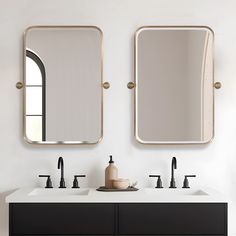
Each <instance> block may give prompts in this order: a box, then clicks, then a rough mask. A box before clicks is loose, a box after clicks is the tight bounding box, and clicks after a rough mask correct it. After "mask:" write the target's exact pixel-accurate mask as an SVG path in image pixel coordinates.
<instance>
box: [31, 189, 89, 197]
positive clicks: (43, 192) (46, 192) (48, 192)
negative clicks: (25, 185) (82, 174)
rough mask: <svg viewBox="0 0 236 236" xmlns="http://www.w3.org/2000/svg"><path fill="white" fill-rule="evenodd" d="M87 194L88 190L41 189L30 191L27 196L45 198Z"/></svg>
mask: <svg viewBox="0 0 236 236" xmlns="http://www.w3.org/2000/svg"><path fill="white" fill-rule="evenodd" d="M88 194H89V189H69V188H68V189H66V188H65V189H56V188H55V189H54V188H53V189H50V188H48V189H46V188H44V189H42V188H37V189H34V190H33V191H31V192H30V193H29V194H28V195H29V196H45V197H50V196H58V197H60V196H86V195H88Z"/></svg>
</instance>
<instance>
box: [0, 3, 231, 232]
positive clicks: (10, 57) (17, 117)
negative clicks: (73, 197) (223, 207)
mask: <svg viewBox="0 0 236 236" xmlns="http://www.w3.org/2000/svg"><path fill="white" fill-rule="evenodd" d="M235 12H236V2H235V1H233V0H232V1H230V0H228V1H227V0H225V1H221V0H198V1H193V0H179V1H171V0H139V1H137V0H99V1H98V0H70V1H66V0H65V1H58V0H50V1H48V0H41V1H36V0H34V1H33V0H21V1H17V0H0V32H1V33H0V79H1V99H0V107H1V118H0V120H1V122H0V192H1V194H0V235H1V236H7V235H8V213H7V211H8V209H7V205H6V204H5V203H4V198H5V196H6V194H8V193H9V192H10V191H12V190H14V189H16V188H18V187H24V186H39V185H40V186H43V184H44V182H45V181H43V180H39V179H38V177H37V175H38V174H47V173H50V174H51V175H52V176H53V180H54V184H55V185H57V184H58V178H59V171H58V170H57V169H56V167H57V166H56V164H57V158H58V156H59V155H62V156H63V157H64V160H65V175H66V180H67V183H70V184H71V183H72V176H73V175H74V174H84V173H85V174H87V178H86V179H85V180H81V181H80V182H81V185H82V186H99V185H102V184H103V177H104V176H103V175H104V167H105V165H106V163H107V161H108V154H113V155H114V159H115V161H116V164H117V166H118V167H119V170H120V176H122V177H128V178H130V179H132V180H138V181H139V186H140V187H144V186H145V187H147V186H149V187H152V186H154V184H155V183H154V182H155V180H151V179H149V178H148V174H150V173H153V174H162V175H163V182H164V185H165V186H167V185H168V182H169V175H170V161H171V157H172V156H176V157H177V158H178V170H177V179H178V185H179V186H180V185H181V184H182V180H183V175H184V174H197V178H196V180H191V185H192V186H194V185H203V186H211V187H213V188H216V189H218V190H220V191H222V192H224V193H225V194H226V195H227V196H228V197H229V199H230V200H231V203H232V204H230V206H229V216H230V218H229V220H230V226H229V230H230V234H229V235H233V234H235V235H236V226H235V224H234V221H235V219H236V189H235V186H236V175H235V173H236V148H235V144H236V122H235V121H236V92H235V91H236V79H235V76H236V71H235V68H236V67H235V63H236V43H235V40H236V27H235V22H236V14H235ZM50 24H56V25H60V24H61V25H73V24H74V25H97V26H99V27H100V28H101V29H102V30H103V32H104V80H105V81H109V82H110V83H111V88H110V89H109V90H107V91H105V92H104V109H105V111H104V139H103V141H102V142H101V143H100V144H99V145H98V146H95V147H94V148H91V147H76V146H73V147H71V146H68V147H49V146H47V147H37V146H30V145H28V144H25V143H24V141H23V139H22V91H18V90H16V88H15V83H16V82H17V81H19V80H22V68H23V66H22V51H23V50H22V33H23V31H24V29H25V28H26V27H28V26H30V25H50ZM143 25H208V26H210V27H212V28H213V29H214V31H215V36H216V40H215V44H216V45H215V54H216V60H215V77H216V81H217V80H219V81H221V82H222V83H223V88H222V89H221V90H220V91H216V96H215V102H216V109H215V110H216V111H215V117H216V124H215V129H216V135H215V139H214V141H213V142H212V143H211V144H209V145H207V146H173V147H168V146H163V147H149V146H145V147H144V146H142V145H138V144H137V143H136V142H135V141H134V138H133V128H132V127H133V122H132V114H133V113H132V109H133V107H132V104H133V103H132V99H133V97H132V91H130V90H128V89H127V88H126V84H127V82H128V81H131V80H132V79H133V69H132V68H133V34H134V31H135V30H136V29H137V28H138V27H140V26H143Z"/></svg>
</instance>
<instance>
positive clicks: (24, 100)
mask: <svg viewBox="0 0 236 236" xmlns="http://www.w3.org/2000/svg"><path fill="white" fill-rule="evenodd" d="M40 28H43V29H55V28H58V29H60V28H61V29H70V28H72V29H83V28H91V29H96V30H98V31H99V32H100V33H101V45H100V48H101V61H100V62H101V135H100V138H99V139H98V141H96V142H93V143H92V142H87V141H32V140H30V139H28V138H27V135H26V87H25V86H24V85H25V84H26V36H27V32H28V31H29V30H30V29H40ZM104 83H105V86H104ZM107 84H109V83H108V82H103V32H102V30H101V29H100V28H98V27H97V26H91V25H89V26H87V25H83V26H74V25H73V26H70V25H66V26H64V25H46V26H44V25H38V26H30V27H28V28H27V29H26V30H25V31H24V33H23V83H21V82H18V83H17V85H16V87H17V88H18V89H21V88H22V89H23V137H24V140H25V141H26V142H27V143H29V144H36V145H94V144H98V143H99V142H101V140H102V138H103V106H104V105H103V96H104V95H103V89H108V88H109V86H106V85H107Z"/></svg>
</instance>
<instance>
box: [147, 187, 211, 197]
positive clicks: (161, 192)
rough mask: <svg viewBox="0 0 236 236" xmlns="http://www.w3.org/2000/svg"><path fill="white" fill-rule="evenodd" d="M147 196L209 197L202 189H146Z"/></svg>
mask: <svg viewBox="0 0 236 236" xmlns="http://www.w3.org/2000/svg"><path fill="white" fill-rule="evenodd" d="M144 191H145V193H146V194H150V195H156V196H157V195H158V196H169V197H170V196H207V195H209V194H208V193H207V192H206V191H203V190H202V189H171V188H165V189H161V188H160V189H158V188H157V189H145V190H144Z"/></svg>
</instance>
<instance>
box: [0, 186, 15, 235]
mask: <svg viewBox="0 0 236 236" xmlns="http://www.w3.org/2000/svg"><path fill="white" fill-rule="evenodd" d="M14 191H15V190H11V191H7V192H3V193H0V235H8V218H9V217H8V216H9V214H8V204H7V203H6V202H5V198H6V196H7V195H9V194H11V193H13V192H14Z"/></svg>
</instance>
